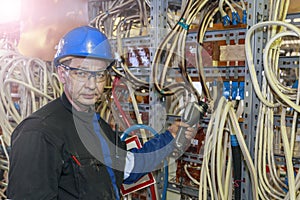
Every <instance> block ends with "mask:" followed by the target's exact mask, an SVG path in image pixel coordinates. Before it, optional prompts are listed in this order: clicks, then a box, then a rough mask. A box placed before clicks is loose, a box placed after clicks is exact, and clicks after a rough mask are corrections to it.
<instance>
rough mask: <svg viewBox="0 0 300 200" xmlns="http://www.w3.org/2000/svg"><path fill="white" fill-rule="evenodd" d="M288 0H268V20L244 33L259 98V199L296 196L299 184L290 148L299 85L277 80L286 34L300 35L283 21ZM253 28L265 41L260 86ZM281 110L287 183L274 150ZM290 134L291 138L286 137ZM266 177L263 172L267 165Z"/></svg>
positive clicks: (292, 144)
mask: <svg viewBox="0 0 300 200" xmlns="http://www.w3.org/2000/svg"><path fill="white" fill-rule="evenodd" d="M288 6H289V1H288V0H287V1H279V0H277V1H270V13H269V20H270V21H266V22H260V23H258V24H255V25H253V26H252V27H251V28H250V29H249V30H248V32H247V35H246V43H245V48H246V57H247V63H248V67H249V72H250V77H251V81H252V83H253V87H254V91H255V93H256V95H257V97H258V98H259V100H260V106H259V115H258V120H257V122H258V124H257V131H256V143H255V167H256V170H257V175H258V180H259V187H258V190H259V192H260V193H259V194H260V198H262V199H298V198H300V195H299V193H298V192H297V191H299V188H300V174H299V173H297V176H296V177H295V173H296V172H295V170H294V166H293V150H294V144H295V137H296V131H297V130H296V127H297V121H298V120H297V118H298V112H299V111H300V107H299V96H300V88H299V85H298V87H297V88H291V87H290V86H286V85H284V84H283V83H282V82H281V81H280V71H281V70H280V68H279V66H278V61H279V51H280V47H281V44H282V41H283V40H284V38H285V37H286V36H293V37H294V38H295V37H298V38H299V37H300V29H299V28H297V27H296V26H294V25H292V24H288V23H286V22H284V20H285V17H286V14H287V8H288ZM255 31H265V32H266V33H267V41H266V45H265V49H264V52H263V70H264V76H262V81H261V83H262V86H261V87H259V83H258V79H257V74H256V70H255V67H256V66H255V64H254V62H253V54H252V52H251V37H252V36H253V35H254V34H255ZM288 108H290V109H292V110H293V111H294V112H293V122H292V127H291V129H289V130H290V132H288V129H287V127H286V120H287V116H286V115H287V109H288ZM278 111H279V112H280V113H281V114H280V135H281V141H282V146H283V149H284V158H285V165H286V171H287V183H285V182H284V181H283V180H281V179H280V177H279V174H278V172H277V171H278V165H277V163H276V161H275V158H274V157H275V153H274V146H275V145H274V142H273V141H274V138H275V135H274V127H275V126H274V116H275V113H276V112H278ZM288 134H290V137H291V139H290V140H289V139H288ZM267 166H268V168H269V172H270V173H269V175H270V176H269V177H267V176H266V174H267V172H266V167H267Z"/></svg>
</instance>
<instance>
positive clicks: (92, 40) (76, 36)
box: [54, 26, 114, 66]
mask: <svg viewBox="0 0 300 200" xmlns="http://www.w3.org/2000/svg"><path fill="white" fill-rule="evenodd" d="M68 56H76V57H90V58H97V59H102V60H107V61H109V62H113V61H114V58H113V56H112V53H111V47H110V44H109V41H108V39H107V37H106V36H105V35H104V34H103V33H102V32H100V31H99V30H98V29H96V28H93V27H90V26H81V27H77V28H75V29H73V30H71V31H70V32H68V33H67V34H66V35H64V36H63V37H62V39H61V40H60V41H59V44H58V49H57V52H56V54H55V56H54V65H55V66H58V65H59V64H60V60H61V59H62V58H65V57H68Z"/></svg>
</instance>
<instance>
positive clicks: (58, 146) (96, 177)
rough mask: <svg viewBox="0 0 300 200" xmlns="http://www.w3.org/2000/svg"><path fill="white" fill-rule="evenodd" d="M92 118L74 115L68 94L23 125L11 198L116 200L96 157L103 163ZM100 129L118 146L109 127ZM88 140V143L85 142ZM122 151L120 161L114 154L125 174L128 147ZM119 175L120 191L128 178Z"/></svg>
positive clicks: (15, 148)
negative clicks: (124, 179) (123, 182)
mask: <svg viewBox="0 0 300 200" xmlns="http://www.w3.org/2000/svg"><path fill="white" fill-rule="evenodd" d="M92 117H93V113H92V114H91V113H82V112H76V111H72V107H71V104H70V103H69V101H68V100H67V98H66V96H65V94H63V95H62V97H61V98H58V99H56V100H54V101H52V102H50V103H49V104H47V105H46V106H44V107H42V108H41V109H39V110H38V111H37V112H35V113H33V114H32V115H31V116H29V117H28V118H26V119H25V120H23V121H22V122H21V123H20V124H19V125H18V127H17V128H16V129H15V131H14V132H13V134H12V142H11V148H12V150H11V154H10V170H9V185H8V189H7V196H8V198H9V199H13V200H18V199H28V200H35V199H37V200H42V199H61V200H69V199H88V200H91V199H101V200H106V199H107V200H112V199H115V195H114V191H113V187H112V183H111V179H110V177H109V174H108V172H107V170H106V166H105V165H104V164H103V163H102V162H100V161H99V160H101V159H95V156H93V155H97V156H99V155H100V157H101V156H102V157H103V155H102V151H101V148H99V146H101V145H100V142H99V139H98V138H97V136H96V135H95V134H94V133H93V128H92V124H91V123H90V121H91V120H92ZM99 123H100V127H101V133H102V134H103V135H104V136H105V138H106V140H109V141H108V142H109V143H110V144H111V143H113V144H115V141H116V139H115V137H114V135H115V133H114V132H113V131H112V129H111V128H110V126H109V125H108V124H107V123H106V122H104V121H103V120H102V119H100V120H99ZM85 135H89V137H86V138H82V137H84V136H85ZM82 139H83V140H85V144H83V142H82ZM86 146H88V149H92V152H91V151H90V150H87V148H86ZM111 146H112V145H111ZM113 146H114V145H113ZM117 146H118V149H119V151H118V155H115V152H116V149H117V148H116V147H114V148H111V149H110V153H111V158H112V162H113V165H114V166H113V168H117V169H122V170H123V169H124V166H125V157H126V154H125V153H124V152H126V151H120V150H126V144H125V143H124V142H121V141H120V140H118V144H117ZM96 147H98V148H96ZM95 151H96V152H95ZM97 151H98V152H97ZM114 173H115V177H116V183H117V186H118V187H120V185H121V184H122V181H123V176H124V172H123V171H119V170H114Z"/></svg>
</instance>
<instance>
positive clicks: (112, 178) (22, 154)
mask: <svg viewBox="0 0 300 200" xmlns="http://www.w3.org/2000/svg"><path fill="white" fill-rule="evenodd" d="M113 61H114V59H113V57H112V55H111V48H110V45H109V43H108V40H107V38H106V36H105V35H104V34H102V33H101V32H100V31H98V30H97V29H95V28H92V27H88V26H83V27H78V28H75V29H73V30H71V31H70V32H69V33H67V34H66V35H65V36H64V37H63V38H62V39H61V41H60V43H59V46H58V50H57V53H56V55H55V58H54V64H55V66H56V67H57V73H58V76H59V79H60V81H61V83H62V84H63V90H64V92H63V94H62V96H61V97H60V98H58V99H56V100H54V101H52V102H50V103H49V104H47V105H46V106H44V107H42V108H41V109H39V110H38V111H37V112H35V113H33V114H32V115H31V116H29V117H28V118H26V119H25V120H23V121H22V122H21V123H20V124H19V125H18V127H17V128H16V129H15V131H14V132H13V134H12V144H11V153H10V170H9V185H8V189H7V195H8V198H9V199H14V200H16V199H29V200H34V199H38V200H42V199H62V200H68V199H88V200H91V199H108V200H111V199H119V198H120V194H119V187H120V185H121V184H122V182H123V181H124V182H126V183H132V182H134V181H136V180H138V179H139V178H140V177H141V176H143V175H144V174H145V173H148V172H149V171H151V170H153V169H154V168H155V167H156V166H157V165H159V163H160V162H161V161H162V160H163V159H164V158H165V157H166V156H168V155H169V154H170V153H171V152H172V151H173V149H174V147H173V138H174V137H175V136H176V132H177V129H178V125H179V123H174V124H173V125H172V126H171V127H170V128H169V130H170V131H166V132H165V133H163V134H159V135H158V136H156V137H154V138H153V139H151V140H150V141H148V142H147V143H145V144H144V146H143V148H141V149H133V150H132V151H131V152H129V151H126V144H125V143H124V142H122V141H120V140H119V139H118V140H116V139H115V138H116V137H115V135H114V132H113V130H112V129H111V127H110V126H109V125H108V124H107V123H106V122H105V121H104V120H103V119H101V118H99V116H97V115H96V114H95V108H94V105H95V102H96V101H97V99H99V98H100V96H101V95H102V92H103V88H104V86H105V84H106V78H107V76H108V74H107V73H108V72H107V69H108V68H109V67H110V66H111V65H112V64H113ZM180 125H181V126H185V127H187V131H186V137H187V139H191V138H192V136H193V132H194V131H193V128H191V127H189V126H188V125H187V124H185V123H180Z"/></svg>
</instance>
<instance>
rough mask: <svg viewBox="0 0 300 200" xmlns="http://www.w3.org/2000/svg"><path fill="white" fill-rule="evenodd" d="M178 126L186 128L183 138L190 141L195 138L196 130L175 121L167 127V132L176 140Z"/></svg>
mask: <svg viewBox="0 0 300 200" xmlns="http://www.w3.org/2000/svg"><path fill="white" fill-rule="evenodd" d="M179 126H182V127H186V128H187V129H186V131H185V138H186V139H188V140H191V139H193V138H194V137H195V135H196V133H197V130H196V129H195V128H193V127H190V125H188V124H187V123H184V122H181V121H175V122H174V123H173V124H172V125H171V126H169V128H168V130H169V131H170V133H171V134H172V136H173V137H174V138H176V135H177V132H178V129H179Z"/></svg>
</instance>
